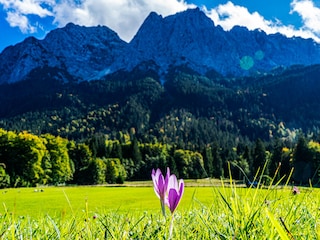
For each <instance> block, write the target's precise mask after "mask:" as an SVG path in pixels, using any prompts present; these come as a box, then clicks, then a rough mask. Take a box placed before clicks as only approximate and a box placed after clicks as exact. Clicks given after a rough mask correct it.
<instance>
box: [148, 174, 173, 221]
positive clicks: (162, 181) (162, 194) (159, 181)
mask: <svg viewBox="0 0 320 240" xmlns="http://www.w3.org/2000/svg"><path fill="white" fill-rule="evenodd" d="M151 177H152V181H153V188H154V192H155V194H156V195H157V197H158V198H159V199H160V203H161V209H162V213H163V215H164V216H165V215H166V214H165V213H166V211H165V204H166V202H167V199H166V198H167V189H168V183H169V177H170V169H169V168H167V174H166V177H164V176H163V175H162V172H161V170H160V169H159V168H158V169H157V170H156V171H155V170H154V169H152V174H151Z"/></svg>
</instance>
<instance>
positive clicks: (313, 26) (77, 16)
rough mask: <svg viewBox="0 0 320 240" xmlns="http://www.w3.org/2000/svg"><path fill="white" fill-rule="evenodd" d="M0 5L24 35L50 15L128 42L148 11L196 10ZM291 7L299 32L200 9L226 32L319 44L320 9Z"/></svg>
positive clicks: (147, 1) (120, 3) (116, 1)
mask: <svg viewBox="0 0 320 240" xmlns="http://www.w3.org/2000/svg"><path fill="white" fill-rule="evenodd" d="M0 5H2V7H3V9H4V10H6V11H7V17H6V20H7V21H8V22H9V24H10V26H13V27H19V28H20V30H21V31H22V32H24V33H32V32H35V31H36V30H37V29H39V23H38V22H37V23H34V22H32V20H31V19H32V18H31V17H30V16H31V15H36V16H38V17H41V18H46V17H48V16H50V17H52V19H53V24H55V25H57V26H59V27H62V26H64V25H65V24H67V23H69V22H73V23H75V24H79V25H85V26H96V25H105V26H108V27H110V28H111V29H113V30H115V31H116V32H117V33H118V34H119V36H120V37H121V38H122V39H124V40H127V41H129V40H130V39H131V38H132V37H133V35H134V34H135V33H136V32H137V30H138V28H139V27H140V25H141V24H142V22H143V21H144V19H145V18H146V17H147V15H148V14H149V13H150V12H151V11H155V12H157V13H158V14H161V15H163V16H168V15H170V14H174V13H176V12H179V11H183V10H185V9H187V8H190V7H195V5H190V4H187V3H186V2H185V0H0ZM291 8H292V10H291V12H290V13H298V14H299V15H300V16H301V19H302V21H303V23H304V26H303V27H302V28H301V29H296V28H295V27H294V26H292V25H289V26H285V25H283V24H282V23H281V21H279V20H267V19H265V18H264V17H263V16H262V15H260V14H259V13H258V12H249V11H248V9H247V8H245V7H243V6H239V5H235V4H233V3H232V2H231V1H229V2H227V3H226V4H221V5H218V6H217V7H215V8H213V9H206V8H205V7H203V10H204V11H205V13H206V14H207V15H208V16H209V17H211V18H212V20H213V21H214V22H215V24H216V25H220V26H222V27H223V28H224V29H225V30H230V29H231V28H232V27H233V26H235V25H240V26H245V27H247V28H248V29H249V30H253V29H257V28H259V29H262V30H263V31H265V32H266V33H268V34H271V33H276V32H280V33H282V34H284V35H286V36H288V37H292V36H301V37H304V38H313V39H315V40H316V41H318V42H320V38H319V37H320V9H319V8H317V7H316V6H315V5H314V3H313V2H312V1H311V0H292V3H291ZM288 14H289V13H288ZM52 19H51V20H50V21H52ZM40 26H41V25H40Z"/></svg>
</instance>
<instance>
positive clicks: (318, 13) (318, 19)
mask: <svg viewBox="0 0 320 240" xmlns="http://www.w3.org/2000/svg"><path fill="white" fill-rule="evenodd" d="M291 7H292V10H291V13H294V12H296V13H298V14H299V15H300V16H301V18H302V20H303V23H304V26H303V27H304V28H305V29H306V30H309V31H312V32H315V33H317V34H320V8H318V7H316V6H315V4H314V3H313V2H312V1H310V0H294V1H293V2H292V3H291Z"/></svg>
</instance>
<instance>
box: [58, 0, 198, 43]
mask: <svg viewBox="0 0 320 240" xmlns="http://www.w3.org/2000/svg"><path fill="white" fill-rule="evenodd" d="M190 6H193V5H188V4H186V3H185V2H184V1H183V0H161V1H159V0H116V1H115V0H83V1H82V3H80V4H77V5H76V4H74V2H71V1H70V0H62V1H61V3H60V4H57V5H56V6H55V7H54V10H53V11H54V14H55V20H54V21H55V23H58V25H59V26H64V25H65V24H66V23H68V22H73V23H76V24H79V25H85V26H92V25H99V24H100V25H106V26H108V27H110V28H111V29H113V30H115V31H116V32H117V33H118V34H119V35H120V37H121V38H122V39H124V40H127V41H129V40H130V39H131V38H132V37H133V35H134V34H135V33H136V32H137V30H138V28H139V27H140V25H141V24H142V22H143V20H144V19H145V18H146V17H147V15H148V14H149V13H150V12H151V11H155V12H157V13H159V14H162V15H164V16H167V15H170V14H174V13H176V12H178V11H182V10H185V9H187V8H188V7H190Z"/></svg>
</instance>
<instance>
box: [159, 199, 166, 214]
mask: <svg viewBox="0 0 320 240" xmlns="http://www.w3.org/2000/svg"><path fill="white" fill-rule="evenodd" d="M160 204H161V210H162V214H163V216H164V218H166V206H165V203H164V201H161V200H160Z"/></svg>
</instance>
